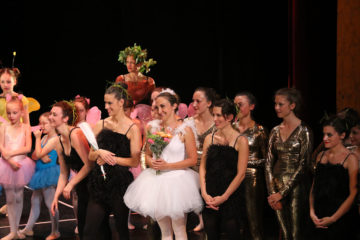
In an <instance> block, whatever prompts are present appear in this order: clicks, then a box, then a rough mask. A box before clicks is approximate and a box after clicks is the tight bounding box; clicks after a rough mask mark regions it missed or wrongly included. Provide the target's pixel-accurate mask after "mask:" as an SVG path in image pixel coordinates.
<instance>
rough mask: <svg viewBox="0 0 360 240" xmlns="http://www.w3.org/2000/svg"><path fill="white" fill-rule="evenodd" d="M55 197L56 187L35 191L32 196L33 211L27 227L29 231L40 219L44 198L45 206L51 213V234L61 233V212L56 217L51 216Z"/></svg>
mask: <svg viewBox="0 0 360 240" xmlns="http://www.w3.org/2000/svg"><path fill="white" fill-rule="evenodd" d="M54 195H55V187H54V186H52V187H47V188H43V189H38V190H34V191H33V194H32V196H31V211H30V215H29V220H28V222H27V224H26V227H25V229H26V230H27V231H29V230H32V229H33V227H34V224H35V222H36V220H37V219H38V218H39V215H40V207H41V200H42V198H43V197H44V200H45V205H46V207H47V208H48V209H49V213H50V220H51V233H58V232H59V212H58V211H56V214H55V216H53V215H52V214H51V203H52V201H53V199H54Z"/></svg>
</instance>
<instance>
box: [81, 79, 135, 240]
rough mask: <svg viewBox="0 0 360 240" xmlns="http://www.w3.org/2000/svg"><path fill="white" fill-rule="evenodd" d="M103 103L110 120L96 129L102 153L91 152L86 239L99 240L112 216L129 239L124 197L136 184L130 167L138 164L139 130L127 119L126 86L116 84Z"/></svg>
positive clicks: (99, 123) (109, 89) (99, 124)
mask: <svg viewBox="0 0 360 240" xmlns="http://www.w3.org/2000/svg"><path fill="white" fill-rule="evenodd" d="M104 101H105V108H106V110H107V111H108V114H109V117H108V118H105V119H103V120H100V121H99V122H98V123H97V124H96V125H95V127H94V134H95V136H96V140H97V143H98V147H99V149H98V150H96V151H95V150H91V151H90V155H89V159H90V160H91V161H96V165H95V168H94V169H93V171H92V172H91V174H90V178H89V190H90V201H89V207H88V211H87V217H86V227H85V235H84V239H87V240H88V239H98V238H97V237H96V234H97V233H98V232H100V233H101V232H104V229H103V226H102V225H103V222H104V221H106V219H107V218H109V216H110V214H111V213H113V214H114V218H115V225H116V230H117V231H118V233H119V237H120V239H129V231H128V212H129V209H128V208H127V206H126V205H125V203H124V200H123V196H124V194H125V191H126V189H127V187H128V186H129V184H130V183H131V182H132V181H133V176H132V174H131V173H130V171H129V167H134V166H137V165H138V164H139V159H140V150H141V135H140V129H139V127H138V126H137V125H136V124H135V123H134V122H133V121H132V120H131V119H130V118H129V117H128V116H126V115H125V112H124V107H125V106H126V101H128V95H127V91H126V85H125V84H122V83H119V84H113V85H112V86H110V87H109V88H107V90H106V91H105V95H104ZM101 166H102V168H103V170H104V171H102V169H101Z"/></svg>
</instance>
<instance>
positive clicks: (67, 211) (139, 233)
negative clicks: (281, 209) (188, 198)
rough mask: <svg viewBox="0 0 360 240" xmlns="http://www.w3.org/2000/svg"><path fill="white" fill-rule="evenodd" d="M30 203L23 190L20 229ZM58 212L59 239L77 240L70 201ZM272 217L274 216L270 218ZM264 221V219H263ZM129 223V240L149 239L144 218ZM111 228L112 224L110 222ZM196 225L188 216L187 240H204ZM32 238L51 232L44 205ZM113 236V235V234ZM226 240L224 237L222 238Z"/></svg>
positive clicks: (273, 228) (0, 219)
mask: <svg viewBox="0 0 360 240" xmlns="http://www.w3.org/2000/svg"><path fill="white" fill-rule="evenodd" d="M30 203H31V190H29V189H25V192H24V209H23V213H22V217H21V221H20V229H22V228H24V226H25V224H26V221H27V219H28V216H29V213H30ZM4 204H5V196H4V193H3V194H2V196H0V205H1V206H2V205H4ZM59 210H60V223H59V225H60V227H59V230H60V233H61V238H60V239H64V240H76V239H78V237H77V235H76V234H75V233H74V229H75V226H76V224H75V218H74V213H73V209H72V204H71V201H67V200H64V199H61V203H59ZM272 217H274V216H272ZM265 220H266V219H265ZM268 220H269V219H268ZM131 221H132V223H133V224H134V225H135V227H136V228H135V229H134V230H129V231H130V239H132V240H146V239H151V238H150V237H149V230H144V229H143V226H144V225H145V224H146V220H145V218H144V217H142V216H141V215H139V214H132V215H131ZM266 222H267V223H270V224H264V225H265V234H266V236H267V237H266V240H275V239H278V235H277V234H278V227H277V225H276V220H275V218H274V219H273V220H272V219H271V220H270V221H267V220H266ZM110 223H111V224H112V228H113V222H112V221H110ZM196 224H197V216H196V215H195V214H190V215H189V216H188V224H187V229H188V238H189V240H203V239H205V234H204V232H193V231H191V229H193V228H194V227H195V226H196ZM33 230H34V234H35V235H34V236H33V237H27V238H26V239H33V240H43V239H45V238H46V236H48V234H49V233H50V230H51V224H50V222H49V212H48V210H47V208H46V206H45V204H44V203H42V206H41V213H40V217H39V219H38V221H37V223H36V225H35V226H34V229H33ZM8 233H9V224H8V219H7V217H5V216H0V238H1V237H3V236H5V235H7V234H8ZM114 235H115V234H114ZM117 239H118V238H117V237H116V235H115V236H113V240H117ZM222 239H224V240H225V239H226V237H224V238H222Z"/></svg>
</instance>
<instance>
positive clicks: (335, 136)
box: [323, 126, 345, 148]
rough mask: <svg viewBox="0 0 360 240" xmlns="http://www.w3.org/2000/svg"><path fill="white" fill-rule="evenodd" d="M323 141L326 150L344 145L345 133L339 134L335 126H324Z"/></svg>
mask: <svg viewBox="0 0 360 240" xmlns="http://www.w3.org/2000/svg"><path fill="white" fill-rule="evenodd" d="M323 133H324V137H323V141H324V145H325V147H326V148H332V147H335V146H337V145H338V144H342V140H343V139H344V137H345V133H343V134H339V133H338V132H337V131H336V130H335V128H334V127H333V126H324V128H323Z"/></svg>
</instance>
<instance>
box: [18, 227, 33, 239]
mask: <svg viewBox="0 0 360 240" xmlns="http://www.w3.org/2000/svg"><path fill="white" fill-rule="evenodd" d="M19 233H20V234H23V235H25V236H28V237H32V236H34V231H33V230H27V229H26V228H23V229H21V230H20V231H19Z"/></svg>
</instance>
